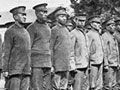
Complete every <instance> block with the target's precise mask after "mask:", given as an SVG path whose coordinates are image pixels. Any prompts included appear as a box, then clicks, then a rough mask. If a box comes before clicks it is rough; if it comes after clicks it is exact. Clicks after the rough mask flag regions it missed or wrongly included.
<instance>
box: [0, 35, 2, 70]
mask: <svg viewBox="0 0 120 90" xmlns="http://www.w3.org/2000/svg"><path fill="white" fill-rule="evenodd" d="M0 69H2V37H1V35H0Z"/></svg>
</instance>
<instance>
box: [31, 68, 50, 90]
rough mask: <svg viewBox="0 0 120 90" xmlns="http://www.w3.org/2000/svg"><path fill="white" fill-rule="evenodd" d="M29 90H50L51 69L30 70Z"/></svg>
mask: <svg viewBox="0 0 120 90" xmlns="http://www.w3.org/2000/svg"><path fill="white" fill-rule="evenodd" d="M30 88H31V89H30V90H51V68H36V67H33V68H32V77H31V87H30Z"/></svg>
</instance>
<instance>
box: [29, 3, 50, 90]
mask: <svg viewBox="0 0 120 90" xmlns="http://www.w3.org/2000/svg"><path fill="white" fill-rule="evenodd" d="M46 6H47V4H46V3H43V4H39V5H36V6H34V7H33V9H34V10H35V11H45V12H47V8H46ZM27 30H28V32H29V34H30V38H31V67H32V78H31V89H32V90H51V85H50V84H51V82H50V81H51V51H50V37H51V29H50V27H49V26H48V25H47V23H46V22H42V21H38V20H36V21H35V22H34V23H32V24H31V25H30V26H28V28H27Z"/></svg>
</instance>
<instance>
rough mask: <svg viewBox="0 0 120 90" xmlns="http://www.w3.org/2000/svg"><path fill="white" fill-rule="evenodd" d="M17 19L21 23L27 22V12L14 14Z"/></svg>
mask: <svg viewBox="0 0 120 90" xmlns="http://www.w3.org/2000/svg"><path fill="white" fill-rule="evenodd" d="M14 18H15V20H17V21H18V22H20V23H25V22H26V14H25V13H23V14H22V13H21V14H16V15H15V16H14Z"/></svg>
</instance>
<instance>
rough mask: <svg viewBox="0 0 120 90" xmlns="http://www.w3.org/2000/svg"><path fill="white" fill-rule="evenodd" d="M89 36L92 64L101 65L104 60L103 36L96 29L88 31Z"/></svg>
mask: <svg viewBox="0 0 120 90" xmlns="http://www.w3.org/2000/svg"><path fill="white" fill-rule="evenodd" d="M87 36H88V38H89V50H90V60H91V64H94V65H99V64H101V63H102V62H103V47H102V39H101V36H100V35H99V33H98V32H97V31H95V30H90V31H89V32H88V33H87Z"/></svg>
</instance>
